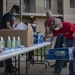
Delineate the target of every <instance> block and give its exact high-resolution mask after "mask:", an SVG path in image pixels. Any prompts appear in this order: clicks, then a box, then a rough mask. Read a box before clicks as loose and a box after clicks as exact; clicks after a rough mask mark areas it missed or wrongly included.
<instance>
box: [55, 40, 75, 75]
mask: <svg viewBox="0 0 75 75" xmlns="http://www.w3.org/2000/svg"><path fill="white" fill-rule="evenodd" d="M64 46H65V47H75V39H72V40H65V42H64ZM64 62H65V60H57V62H56V65H55V68H54V73H55V75H61V71H62V68H63V64H64ZM69 75H75V60H70V64H69Z"/></svg>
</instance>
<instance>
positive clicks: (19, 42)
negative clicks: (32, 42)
mask: <svg viewBox="0 0 75 75" xmlns="http://www.w3.org/2000/svg"><path fill="white" fill-rule="evenodd" d="M17 47H21V39H20V37H19V36H18V38H17Z"/></svg>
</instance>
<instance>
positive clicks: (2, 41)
mask: <svg viewBox="0 0 75 75" xmlns="http://www.w3.org/2000/svg"><path fill="white" fill-rule="evenodd" d="M1 43H2V48H4V47H5V41H4V39H3V37H1Z"/></svg>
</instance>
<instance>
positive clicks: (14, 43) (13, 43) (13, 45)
mask: <svg viewBox="0 0 75 75" xmlns="http://www.w3.org/2000/svg"><path fill="white" fill-rule="evenodd" d="M15 47H16V39H15V37H14V36H13V40H12V48H15Z"/></svg>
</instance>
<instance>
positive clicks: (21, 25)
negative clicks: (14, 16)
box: [15, 22, 28, 30]
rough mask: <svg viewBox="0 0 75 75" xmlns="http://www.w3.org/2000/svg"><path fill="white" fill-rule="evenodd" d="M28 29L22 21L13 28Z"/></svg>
mask: <svg viewBox="0 0 75 75" xmlns="http://www.w3.org/2000/svg"><path fill="white" fill-rule="evenodd" d="M27 29H28V26H27V25H26V24H25V23H23V22H20V23H19V24H18V25H17V27H16V28H15V30H27Z"/></svg>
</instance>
